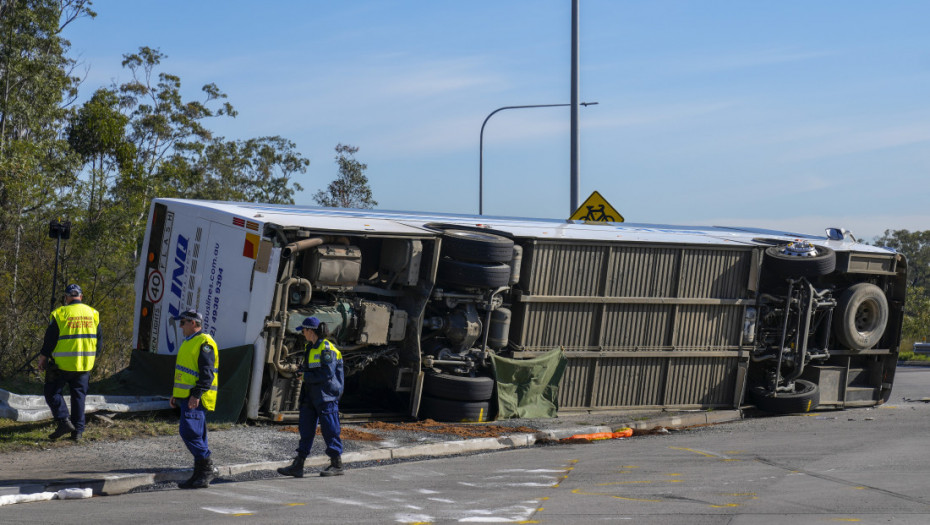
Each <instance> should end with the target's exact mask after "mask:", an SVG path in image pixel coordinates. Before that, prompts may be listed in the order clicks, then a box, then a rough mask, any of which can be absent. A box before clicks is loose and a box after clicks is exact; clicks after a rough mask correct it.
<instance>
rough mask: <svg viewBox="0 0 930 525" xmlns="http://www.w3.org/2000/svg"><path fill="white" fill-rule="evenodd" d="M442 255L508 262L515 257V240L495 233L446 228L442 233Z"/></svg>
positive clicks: (488, 261) (484, 261) (491, 261)
mask: <svg viewBox="0 0 930 525" xmlns="http://www.w3.org/2000/svg"><path fill="white" fill-rule="evenodd" d="M442 255H444V256H447V257H449V258H452V259H455V260H457V261H468V262H475V263H506V262H510V259H512V258H513V240H511V239H508V238H507V237H502V236H500V235H494V234H493V233H484V232H474V231H467V230H446V231H444V232H443V233H442Z"/></svg>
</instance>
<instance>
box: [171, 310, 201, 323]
mask: <svg viewBox="0 0 930 525" xmlns="http://www.w3.org/2000/svg"><path fill="white" fill-rule="evenodd" d="M173 319H174V320H175V321H180V320H181V319H186V320H188V321H197V322H198V323H201V324H203V316H202V315H200V312H198V311H197V310H194V309H193V308H192V309H190V310H185V311H183V312H181V315H178V316H175V317H174V318H173Z"/></svg>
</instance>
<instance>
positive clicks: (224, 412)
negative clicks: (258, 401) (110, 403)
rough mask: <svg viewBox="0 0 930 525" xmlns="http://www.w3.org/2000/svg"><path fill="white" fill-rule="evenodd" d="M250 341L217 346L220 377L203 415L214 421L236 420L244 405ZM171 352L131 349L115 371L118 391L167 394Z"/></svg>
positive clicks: (247, 386) (169, 390)
mask: <svg viewBox="0 0 930 525" xmlns="http://www.w3.org/2000/svg"><path fill="white" fill-rule="evenodd" d="M252 352H253V347H252V345H245V346H236V347H233V348H223V349H221V350H220V372H219V374H220V381H219V390H218V392H217V397H216V410H215V411H213V412H209V413H208V414H209V415H208V416H207V419H208V420H209V421H214V422H226V421H236V420H237V419H238V418H239V415H240V414H241V413H242V408H243V407H244V406H245V397H246V393H247V392H248V389H249V375H250V372H251V370H252ZM174 361H175V356H173V355H159V354H152V353H149V352H142V351H140V350H133V351H132V355H131V356H130V358H129V368H127V369H126V370H123V371H122V372H120V373H119V374H118V380H119V382H120V384H121V385H122V387H123V391H122V392H121V393H123V394H125V395H137V396H144V395H149V396H158V395H163V396H165V397H169V396H171V385H173V384H174Z"/></svg>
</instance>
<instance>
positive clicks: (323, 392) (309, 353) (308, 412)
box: [278, 317, 345, 478]
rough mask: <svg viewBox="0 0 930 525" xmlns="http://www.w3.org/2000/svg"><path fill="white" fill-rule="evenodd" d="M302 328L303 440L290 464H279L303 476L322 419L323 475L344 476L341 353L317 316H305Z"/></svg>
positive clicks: (289, 472) (286, 471)
mask: <svg viewBox="0 0 930 525" xmlns="http://www.w3.org/2000/svg"><path fill="white" fill-rule="evenodd" d="M300 331H301V333H302V334H303V336H304V339H306V340H307V343H306V344H305V345H304V348H305V349H306V354H305V358H304V365H303V374H304V382H303V386H302V387H301V389H300V398H299V399H300V419H299V421H298V423H297V429H298V430H299V431H300V442H299V443H298V444H297V457H295V458H294V461H293V462H292V463H291V464H290V465H288V466H287V467H281V468H279V469H278V473H280V474H284V475H285V476H294V477H295V478H302V477H304V461H305V460H306V459H307V456H308V455H310V447H311V446H312V445H313V436H315V435H316V426H317V423H319V425H320V433H321V434H323V441H324V442H325V443H326V455H327V456H329V466H328V467H326V468H325V469H323V470H322V471H321V472H320V475H321V476H324V477H325V476H341V475H342V474H343V473H344V472H345V470H344V468H343V466H342V438H341V435H340V433H341V430H340V428H339V398H340V397H342V391H343V385H344V383H345V373H344V369H343V365H342V353H340V352H339V349H338V348H336V345H334V344H333V343H331V342H329V341H328V340H327V339H326V337H327V336H328V335H329V334H328V332H327V330H326V324H325V323H322V322H320V320H319V319H317V318H316V317H308V318H306V319H304V321H303V323H302V324H301V325H300Z"/></svg>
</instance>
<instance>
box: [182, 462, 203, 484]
mask: <svg viewBox="0 0 930 525" xmlns="http://www.w3.org/2000/svg"><path fill="white" fill-rule="evenodd" d="M200 468H201V467H200V460H199V459H195V460H194V471H193V472H192V473H191V477H189V478H187V481H182V482H180V483H178V488H179V489H192V488H194V481H195V480H196V479H197V477H198V476H199V475H200Z"/></svg>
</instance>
